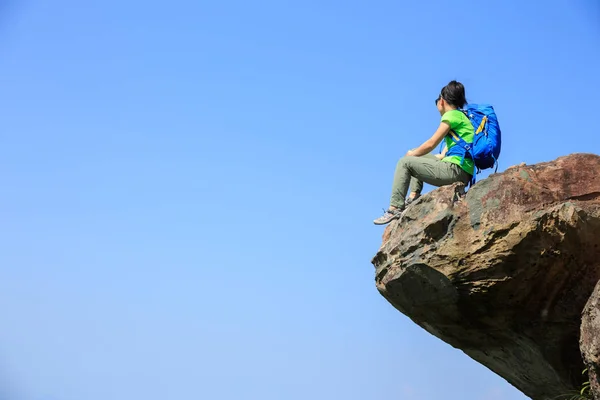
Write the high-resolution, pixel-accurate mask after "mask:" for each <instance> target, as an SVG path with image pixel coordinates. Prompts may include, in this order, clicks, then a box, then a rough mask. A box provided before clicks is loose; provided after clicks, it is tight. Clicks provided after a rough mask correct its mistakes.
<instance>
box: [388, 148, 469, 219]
mask: <svg viewBox="0 0 600 400" xmlns="http://www.w3.org/2000/svg"><path fill="white" fill-rule="evenodd" d="M470 178H471V177H470V175H469V174H467V173H466V172H465V171H464V170H463V169H462V168H461V167H460V166H458V165H456V164H453V163H448V162H443V161H441V160H438V159H437V158H436V157H435V156H432V157H428V156H423V157H414V156H408V157H402V158H401V159H400V161H398V164H397V165H396V172H395V174H394V183H393V185H392V198H391V200H390V205H391V206H392V207H395V208H404V199H405V198H406V193H407V192H408V186H409V183H410V182H411V180H412V181H413V183H414V186H413V191H415V189H417V190H419V191H420V190H422V188H423V182H425V183H428V184H430V185H433V186H444V185H450V184H452V183H454V182H464V183H467V182H468V181H469V180H470Z"/></svg>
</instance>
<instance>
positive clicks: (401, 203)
mask: <svg viewBox="0 0 600 400" xmlns="http://www.w3.org/2000/svg"><path fill="white" fill-rule="evenodd" d="M465 104H467V100H466V97H465V87H464V86H463V84H462V83H460V82H457V81H452V82H450V83H449V84H448V85H446V86H445V87H444V88H443V89H442V92H441V94H440V95H439V97H438V98H437V99H436V100H435V105H436V107H437V109H438V111H439V112H440V115H441V116H442V121H441V123H440V126H439V127H438V128H437V130H436V131H435V133H434V134H433V136H432V137H431V138H429V140H427V141H426V142H424V143H423V144H422V145H420V146H419V147H417V148H416V149H413V150H410V151H409V152H408V153H406V156H404V157H402V158H401V159H400V161H398V165H397V166H396V172H395V173H394V183H393V185H392V199H391V201H390V207H389V208H388V210H387V211H385V213H384V214H383V215H382V216H381V217H379V218H377V219H376V220H374V221H373V222H374V223H375V224H376V225H385V224H387V223H389V222H391V221H392V220H394V219H396V218H399V217H400V215H401V213H402V211H403V210H404V208H405V205H406V204H407V203H410V202H412V201H414V200H416V199H417V198H418V197H419V196H420V195H421V190H422V189H423V182H425V183H428V184H430V185H433V186H444V185H450V184H452V183H455V182H463V183H465V184H467V183H469V181H470V180H471V177H472V176H473V169H474V164H473V160H472V159H471V158H467V157H465V158H464V161H463V158H462V157H461V156H456V155H455V156H448V157H446V153H447V152H448V150H449V149H451V148H452V147H453V146H455V145H456V143H455V142H454V141H453V140H452V137H451V136H450V135H449V133H450V132H451V131H452V132H454V133H455V134H456V135H458V136H459V137H460V138H462V139H464V141H465V142H467V143H473V136H474V135H475V132H474V129H473V125H472V124H471V121H469V118H467V116H466V115H465V114H464V113H463V112H462V111H460V110H459V109H460V108H462V107H464V106H465ZM443 139H445V147H444V151H442V153H441V154H438V155H433V154H430V152H431V151H432V150H433V149H435V148H436V147H437V146H438V145H439V144H440V142H441V141H442V140H443ZM409 183H410V189H411V194H410V197H409V198H408V199H407V200H406V201H405V200H404V199H405V197H406V194H407V192H408V186H409Z"/></svg>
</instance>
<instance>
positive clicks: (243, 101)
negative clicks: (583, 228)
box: [0, 0, 600, 400]
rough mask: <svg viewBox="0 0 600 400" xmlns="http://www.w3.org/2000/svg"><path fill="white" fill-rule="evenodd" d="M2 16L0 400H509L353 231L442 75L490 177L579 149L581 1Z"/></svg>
mask: <svg viewBox="0 0 600 400" xmlns="http://www.w3.org/2000/svg"><path fill="white" fill-rule="evenodd" d="M491 3H497V4H496V5H493V4H491ZM2 4H4V6H3V8H2V9H1V10H0V11H1V12H0V116H1V117H0V138H1V143H0V151H1V154H0V171H1V172H0V174H1V175H0V177H1V183H0V220H1V221H2V222H1V224H2V229H1V230H0V326H1V328H0V391H1V393H0V399H1V400H107V399H110V400H121V399H123V400H131V399H144V400H154V399H156V400H164V399H211V400H237V399H243V400H245V399H249V400H252V399H257V400H280V399H282V400H296V399H297V400H306V399H312V400H319V399H323V400H325V399H327V400H331V399H344V400H371V399H373V400H377V399H398V400H413V399H419V400H422V399H440V398H444V399H447V400H454V399H456V400H459V399H460V400H462V399H465V398H469V399H476V400H501V399H502V400H506V399H509V400H517V399H523V398H524V396H522V395H521V394H520V393H519V392H518V391H516V390H515V389H514V388H512V387H511V386H510V385H509V384H507V383H506V382H505V381H504V380H503V379H501V378H499V377H497V376H495V375H494V374H493V373H491V372H490V371H488V370H487V369H486V368H485V367H482V366H480V365H479V364H477V363H475V362H474V361H472V360H471V359H469V358H468V357H467V356H465V355H464V354H463V353H462V352H460V351H458V350H455V349H453V348H451V347H450V346H448V345H446V344H445V343H442V342H441V341H439V340H438V339H436V338H434V337H432V336H430V335H429V334H428V333H426V332H425V331H423V330H422V329H420V328H419V327H417V326H416V325H414V324H413V323H412V322H411V321H410V320H409V319H408V318H406V317H405V316H403V315H402V314H400V313H399V312H397V311H396V310H394V309H393V308H392V306H390V305H389V304H388V303H387V302H386V301H385V300H384V299H383V298H382V297H381V296H380V295H379V294H378V293H377V291H376V289H375V285H374V271H373V266H372V265H371V264H370V260H371V257H372V256H373V255H374V254H375V252H376V251H377V249H378V247H379V245H380V241H381V233H382V229H381V227H376V226H374V225H373V224H372V220H373V218H375V217H377V216H378V215H379V214H380V212H381V208H382V207H386V206H387V202H388V200H389V194H390V185H391V180H392V174H393V170H394V167H395V164H396V162H397V160H398V158H399V157H400V156H401V155H403V154H404V153H405V152H406V150H407V149H409V148H411V147H415V146H417V145H419V144H420V143H421V142H423V141H424V140H426V139H427V138H428V137H429V136H430V135H431V134H432V133H433V131H434V129H435V128H436V126H437V124H438V121H439V115H438V114H437V110H436V109H435V107H434V104H433V100H434V99H435V98H436V97H437V94H438V93H439V90H440V89H441V87H442V86H443V85H445V84H446V83H447V82H448V81H449V80H451V79H458V80H461V81H462V82H463V83H464V84H465V86H466V88H467V97H468V98H469V99H470V100H471V101H473V102H490V103H492V104H493V105H494V106H495V108H496V111H497V113H498V116H499V118H500V123H501V126H502V129H503V133H504V147H503V153H502V156H501V164H500V165H501V169H505V168H507V167H508V166H510V165H513V164H517V163H519V162H522V161H525V162H527V163H535V162H540V161H545V160H551V159H554V158H556V157H558V156H561V155H565V154H568V153H571V152H581V151H585V152H594V153H598V152H599V144H600V140H599V139H598V132H596V130H597V128H596V125H597V124H596V121H595V117H596V116H597V115H598V107H599V105H600V100H599V99H600V97H599V96H600V74H599V71H600V69H599V65H600V51H599V49H600V5H599V4H598V2H597V1H596V0H570V1H568V0H563V1H554V0H551V1H546V2H543V4H542V3H540V4H539V5H537V4H534V2H527V1H503V2H473V1H468V2H465V1H420V2H416V1H415V2H411V3H410V4H408V2H398V1H392V0H384V1H379V2H366V1H316V0H305V1H302V2H294V3H290V2H281V1H274V0H273V1H263V0H257V1H251V2H250V1H241V0H221V1H211V2H205V1H186V0H179V1H177V0H174V1H172V2H147V1H144V2H143V1H135V0H134V1H117V0H104V1H88V2H85V1H74V0H70V1H68V0H63V1H54V2H38V1H35V0H32V1H27V2H16V1H13V2H12V4H8V5H7V4H6V3H2ZM500 4H501V5H500ZM582 167H584V166H582Z"/></svg>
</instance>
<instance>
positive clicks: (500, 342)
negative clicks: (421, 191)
mask: <svg viewBox="0 0 600 400" xmlns="http://www.w3.org/2000/svg"><path fill="white" fill-rule="evenodd" d="M373 264H374V265H375V267H376V285H377V289H378V290H379V291H380V293H381V294H382V295H383V296H384V297H385V298H386V299H387V300H388V301H389V302H390V303H391V304H392V305H393V306H394V307H395V308H397V309H398V310H399V311H400V312H402V313H403V314H405V315H407V316H408V317H410V318H411V319H412V320H413V321H414V322H415V323H416V324H418V325H420V326H421V327H422V328H423V329H425V330H427V331H428V332H429V333H431V334H433V335H435V336H437V337H438V338H440V339H442V340H443V341H445V342H447V343H448V344H450V345H452V346H454V347H456V348H459V349H461V350H462V351H464V352H465V353H466V354H467V355H469V356H470V357H472V358H473V359H475V360H477V361H478V362H480V363H481V364H483V365H485V366H487V367H488V368H489V369H491V370H492V371H494V372H495V373H497V374H499V375H500V376H502V377H504V378H505V379H506V380H507V381H508V382H510V383H511V384H512V385H514V386H515V387H517V388H518V389H519V390H521V391H522V392H523V393H525V394H526V395H527V396H529V397H531V398H532V399H534V400H545V399H551V398H556V397H557V396H561V395H565V394H573V393H577V392H578V391H579V389H580V388H581V384H582V382H583V381H584V380H585V376H583V375H582V371H583V369H584V368H585V366H584V362H583V359H582V355H581V351H580V347H579V339H580V330H581V329H582V312H583V310H584V307H585V306H586V303H588V300H590V296H591V294H592V292H593V291H594V288H595V286H596V284H597V283H598V281H599V280H600V157H598V156H596V155H592V154H573V155H570V156H566V157H562V158H559V159H557V160H555V161H552V162H547V163H541V164H537V165H519V166H516V167H512V168H509V169H508V170H507V171H506V172H504V173H500V174H494V175H492V176H490V177H489V178H487V179H485V180H482V181H480V182H478V183H477V184H476V185H474V186H473V187H472V188H471V189H470V190H469V191H468V192H467V194H466V195H464V187H462V186H461V185H459V184H456V185H452V186H446V187H442V188H439V189H436V190H435V191H433V192H430V193H428V194H426V195H424V196H423V197H421V198H420V199H419V200H418V201H417V202H415V203H414V204H413V205H411V206H410V207H409V208H408V209H407V210H406V212H405V213H404V216H403V218H402V220H400V221H394V222H392V223H391V224H390V225H389V226H388V227H387V228H386V230H385V232H384V236H383V244H382V246H381V248H380V250H379V252H378V253H377V255H376V256H375V257H374V258H373ZM599 297H600V296H599ZM598 304H599V303H598V302H596V303H592V305H589V304H588V309H586V310H588V311H587V314H588V315H592V314H593V313H594V311H593V310H596V311H595V312H596V314H594V315H596V316H597V315H598V312H597V307H598ZM594 307H595V308H594ZM590 310H592V311H590ZM588 320H589V321H590V322H589V325H590V326H595V328H587V329H588V330H587V331H586V332H588V331H589V332H595V333H591V335H592V336H593V335H598V332H600V330H599V327H598V323H599V322H600V321H599V320H598V318H597V317H596V318H595V319H594V318H592V317H590V318H588ZM594 324H595V325H594ZM594 329H595V330H594ZM595 337H596V338H597V336H595ZM587 343H590V341H589V340H588V341H587ZM594 343H596V346H597V344H598V341H597V340H596V341H595V342H594ZM590 346H592V345H590ZM582 349H583V346H582ZM597 349H598V347H596V359H595V361H594V360H591V361H586V362H587V363H588V364H589V365H591V364H590V363H594V362H595V363H596V364H595V365H596V366H597V362H598V358H597V356H598V354H597ZM590 351H591V353H593V350H590ZM591 353H590V354H591ZM590 357H593V356H590ZM596 390H598V389H596ZM599 395H600V394H599Z"/></svg>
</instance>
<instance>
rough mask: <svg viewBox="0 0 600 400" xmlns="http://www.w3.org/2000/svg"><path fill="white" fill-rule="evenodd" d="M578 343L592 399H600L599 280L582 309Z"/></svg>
mask: <svg viewBox="0 0 600 400" xmlns="http://www.w3.org/2000/svg"><path fill="white" fill-rule="evenodd" d="M579 345H580V347H581V355H582V356H583V361H584V362H585V366H586V367H587V369H588V376H589V381H590V388H591V393H593V395H594V400H600V282H598V284H597V285H596V289H595V290H594V293H593V294H592V296H591V297H590V299H589V300H588V302H587V305H586V306H585V309H584V311H583V318H582V322H581V338H580V339H579Z"/></svg>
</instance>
